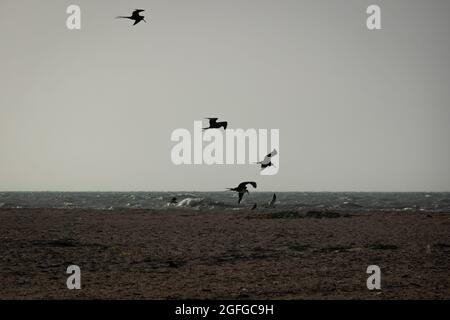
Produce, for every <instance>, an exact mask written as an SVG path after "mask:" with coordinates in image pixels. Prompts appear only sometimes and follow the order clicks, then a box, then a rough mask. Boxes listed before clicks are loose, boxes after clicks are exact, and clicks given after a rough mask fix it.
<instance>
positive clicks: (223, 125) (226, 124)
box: [217, 121, 228, 130]
mask: <svg viewBox="0 0 450 320" xmlns="http://www.w3.org/2000/svg"><path fill="white" fill-rule="evenodd" d="M217 124H218V125H219V126H221V127H223V128H224V129H225V130H226V129H227V126H228V122H226V121H222V122H218V123H217Z"/></svg>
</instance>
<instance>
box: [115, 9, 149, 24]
mask: <svg viewBox="0 0 450 320" xmlns="http://www.w3.org/2000/svg"><path fill="white" fill-rule="evenodd" d="M143 11H145V10H143V9H135V10H134V11H133V13H132V14H131V16H129V17H125V16H119V17H116V19H120V18H123V19H130V20H134V23H133V26H134V25H136V24H138V23H139V22H141V21H142V20H143V21H144V22H147V21H145V19H144V18H145V17H144V16H141V15H140V14H139V13H141V12H143Z"/></svg>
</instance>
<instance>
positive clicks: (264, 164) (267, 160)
mask: <svg viewBox="0 0 450 320" xmlns="http://www.w3.org/2000/svg"><path fill="white" fill-rule="evenodd" d="M277 154H278V152H277V150H276V149H273V151H272V152H271V153H269V154H268V155H267V156H265V157H264V160H263V161H259V162H256V163H257V164H260V165H261V170H264V169H265V168H267V167H270V166H274V167H275V165H274V164H273V163H272V157H273V156H276V155H277Z"/></svg>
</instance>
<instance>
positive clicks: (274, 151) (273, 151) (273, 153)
mask: <svg viewBox="0 0 450 320" xmlns="http://www.w3.org/2000/svg"><path fill="white" fill-rule="evenodd" d="M277 154H278V152H277V149H273V150H272V152H271V153H269V154H268V155H267V156H266V157H269V158H270V157H273V156H276V155H277Z"/></svg>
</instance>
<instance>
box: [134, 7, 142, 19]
mask: <svg viewBox="0 0 450 320" xmlns="http://www.w3.org/2000/svg"><path fill="white" fill-rule="evenodd" d="M143 11H145V10H142V9H136V10H134V11H133V13H132V14H131V18H132V19H139V18H140V17H141V15H140V14H139V13H140V12H143Z"/></svg>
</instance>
